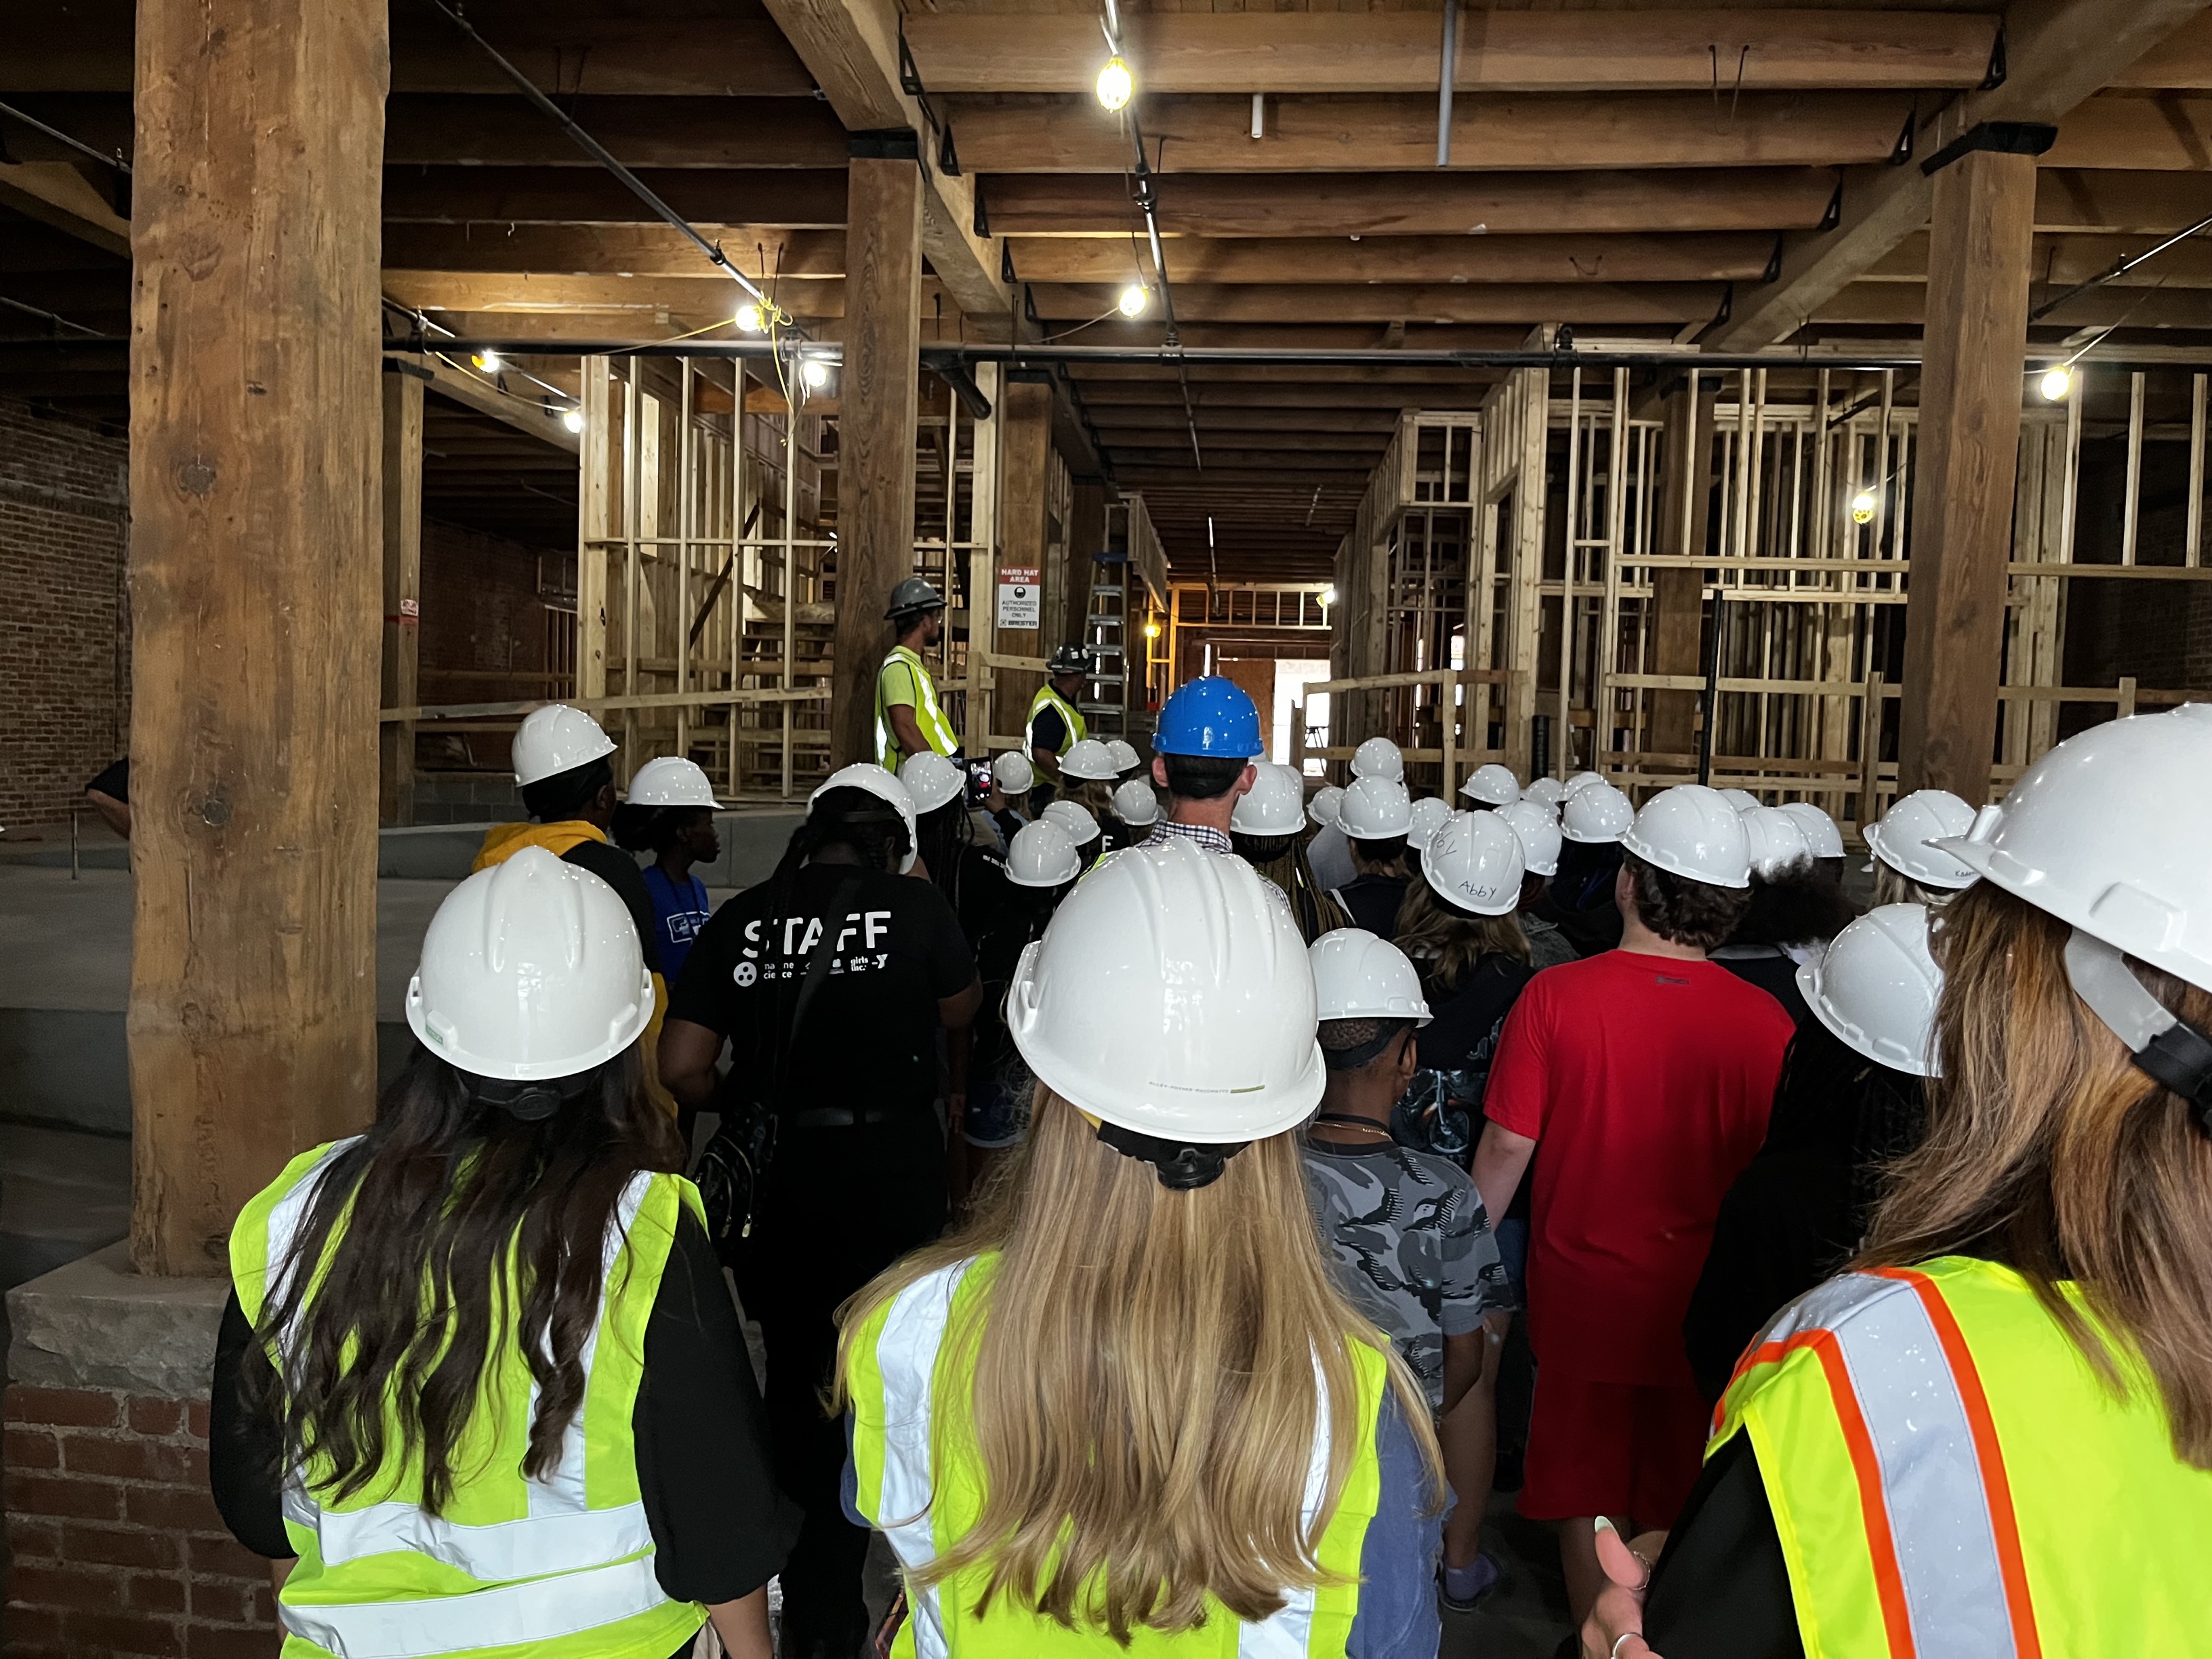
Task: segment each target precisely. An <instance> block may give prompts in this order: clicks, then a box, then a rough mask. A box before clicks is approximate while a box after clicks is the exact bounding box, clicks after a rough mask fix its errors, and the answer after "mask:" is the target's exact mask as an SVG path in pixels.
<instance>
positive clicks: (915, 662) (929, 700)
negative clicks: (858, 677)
mask: <svg viewBox="0 0 2212 1659" xmlns="http://www.w3.org/2000/svg"><path fill="white" fill-rule="evenodd" d="M901 671H903V672H904V673H906V674H907V675H908V676H909V677H910V678H912V680H913V681H914V718H915V724H916V725H918V726H921V735H922V736H923V737H924V738H927V739H928V741H929V746H930V747H931V748H932V749H934V750H936V751H937V752H938V753H939V754H940V755H950V754H952V753H954V752H955V751H957V750H958V749H959V747H960V739H959V738H958V737H957V735H956V734H955V733H954V732H953V730H952V722H951V720H947V719H946V718H945V711H944V709H942V708H939V707H938V702H937V682H936V681H935V680H933V679H932V678H930V677H929V670H928V668H927V666H926V665H924V664H923V662H922V660H921V658H920V657H918V656H916V655H915V653H913V652H912V651H909V650H908V648H907V647H905V646H902V645H895V646H893V647H891V648H890V655H888V656H886V657H885V658H884V665H883V666H882V667H881V668H879V669H878V670H877V671H876V764H877V765H878V766H888V767H889V768H890V769H891V770H892V771H894V772H896V771H897V770H898V765H899V763H900V762H901V761H902V760H904V759H905V758H906V757H905V755H904V754H903V753H902V752H901V750H900V749H899V745H898V737H897V735H896V733H895V732H892V730H891V715H890V704H888V703H886V702H884V677H885V676H887V675H896V674H897V673H899V672H901Z"/></svg>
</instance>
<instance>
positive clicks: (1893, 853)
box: [1866, 750, 2170, 890]
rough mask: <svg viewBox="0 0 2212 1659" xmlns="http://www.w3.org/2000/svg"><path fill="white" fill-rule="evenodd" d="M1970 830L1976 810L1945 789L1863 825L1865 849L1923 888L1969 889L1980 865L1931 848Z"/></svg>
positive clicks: (1915, 795) (1915, 796)
mask: <svg viewBox="0 0 2212 1659" xmlns="http://www.w3.org/2000/svg"><path fill="white" fill-rule="evenodd" d="M2057 752H2058V751H2057V750H2052V751H2051V753H2053V754H2056V753H2057ZM2021 782H2022V783H2025V782H2027V779H2026V778H2022V779H2021ZM2169 810H2170V809H2169ZM2104 822H2105V821H2102V820H2100V827H2101V825H2102V824H2103V823H2104ZM1973 825H1974V809H1973V808H1972V807H1971V806H1969V805H1966V802H1964V801H1962V800H1960V799H1959V798H1958V797H1957V796H1956V795H1954V794H1953V793H1951V792H1950V791H1949V790H1948V789H1916V790H1914V791H1913V792H1912V793H1911V794H1909V795H1905V796H1902V797H1900V798H1899V800H1898V801H1897V803H1896V804H1895V805H1893V806H1892V807H1891V808H1890V809H1889V811H1887V812H1885V813H1883V814H1882V815H1881V823H1870V824H1869V825H1868V826H1867V832H1866V838H1867V845H1868V846H1869V847H1870V848H1873V849H1874V855H1875V857H1876V858H1878V859H1880V860H1881V861H1882V862H1883V863H1884V864H1886V865H1887V866H1889V867H1890V868H1891V869H1893V870H1895V871H1898V872H1900V873H1901V874H1904V875H1908V876H1910V877H1911V878H1912V879H1913V880H1915V881H1917V882H1918V883H1920V884H1922V885H1923V886H1925V887H1948V888H1952V889H1954V890H1955V889H1958V888H1960V887H1972V885H1973V884H1974V882H1975V880H1976V879H1977V877H1976V873H1975V872H1976V871H1977V869H1978V866H1975V865H1972V864H1969V863H1967V862H1966V860H1963V859H1960V858H1957V857H1954V855H1953V854H1951V853H1949V852H1948V851H1946V850H1944V849H1943V848H1939V847H1937V846H1936V845H1934V844H1933V843H1935V842H1940V841H1942V840H1944V839H1945V838H1947V837H1948V836H1963V835H1965V834H1966V832H1967V831H1968V830H1969V829H1972V828H1973Z"/></svg>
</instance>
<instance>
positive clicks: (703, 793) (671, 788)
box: [626, 755, 722, 807]
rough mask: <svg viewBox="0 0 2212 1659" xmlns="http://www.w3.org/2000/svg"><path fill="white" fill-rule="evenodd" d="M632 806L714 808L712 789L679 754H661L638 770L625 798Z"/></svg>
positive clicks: (714, 801)
mask: <svg viewBox="0 0 2212 1659" xmlns="http://www.w3.org/2000/svg"><path fill="white" fill-rule="evenodd" d="M626 799H628V800H629V804H630V805H632V806H713V807H720V805H721V804H722V803H721V802H720V801H718V800H716V799H714V785H713V784H711V783H709V782H708V781H707V775H706V774H705V773H704V772H702V771H701V770H700V769H699V768H698V766H697V765H696V763H693V762H690V761H688V760H685V759H684V757H682V756H681V755H661V756H658V757H655V758H653V759H652V760H649V761H647V762H646V763H645V764H644V765H642V766H641V767H639V768H638V769H637V775H636V776H635V777H634V778H632V779H631V780H630V781H629V795H628V797H627V798H626Z"/></svg>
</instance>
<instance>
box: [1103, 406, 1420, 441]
mask: <svg viewBox="0 0 2212 1659" xmlns="http://www.w3.org/2000/svg"><path fill="white" fill-rule="evenodd" d="M1196 414H1197V419H1198V429H1199V430H1200V432H1201V433H1204V432H1209V431H1212V430H1215V429H1217V428H1224V429H1229V430H1233V431H1237V432H1334V433H1339V434H1350V433H1372V434H1380V435H1383V436H1385V437H1387V436H1389V435H1390V434H1391V433H1393V432H1395V431H1396V430H1397V429H1398V416H1397V412H1396V411H1395V410H1382V409H1330V408H1317V409H1268V408H1264V407H1262V408H1243V409H1240V408H1234V407H1231V408H1222V407H1218V406H1216V405H1215V404H1212V402H1210V401H1209V402H1202V403H1200V404H1199V405H1198V408H1197V410H1196ZM1183 423H1184V421H1183V411H1182V406H1181V404H1179V403H1178V404H1175V405H1173V406H1170V405H1169V404H1160V405H1158V407H1156V408H1155V407H1148V406H1146V405H1145V404H1110V405H1108V406H1106V407H1103V408H1100V409H1094V410H1092V411H1091V424H1092V425H1093V426H1096V427H1097V428H1098V429H1099V430H1100V431H1101V432H1103V433H1104V434H1105V435H1106V436H1107V439H1108V441H1109V442H1111V441H1115V434H1117V433H1131V432H1157V431H1181V430H1182V427H1183Z"/></svg>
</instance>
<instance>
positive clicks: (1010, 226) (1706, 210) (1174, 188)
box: [982, 13, 1838, 236]
mask: <svg viewBox="0 0 2212 1659" xmlns="http://www.w3.org/2000/svg"><path fill="white" fill-rule="evenodd" d="M1545 15H1547V16H1549V15H1565V14H1554V13H1547V14H1545ZM1837 178H1838V174H1837V173H1834V172H1833V171H1832V170H1831V169H1829V168H1826V167H1743V168H1734V169H1728V170H1717V171H1708V170H1697V169H1685V170H1683V171H1680V172H1666V171H1654V172H1645V173H1631V172H1589V173H1321V174H1316V175H1313V176H1311V177H1303V178H1292V177H1287V176H1285V175H1283V174H1280V173H1190V174H1180V173H1171V174H1169V175H1167V176H1166V177H1164V178H1162V179H1160V180H1159V193H1160V210H1161V214H1162V216H1163V217H1164V220H1165V221H1166V222H1167V225H1168V227H1169V228H1171V229H1173V230H1175V231H1176V232H1177V233H1179V234H1182V235H1187V236H1332V235H1334V236H1353V235H1397V236H1455V235H1470V234H1477V235H1479V234H1490V235H1502V234H1518V233H1527V232H1538V233H1553V234H1557V233H1561V232H1566V233H1589V232H1599V233H1616V232H1627V233H1644V234H1649V233H1652V232H1657V231H1704V230H1764V231H1773V230H1777V229H1783V228H1800V227H1811V226H1814V225H1818V224H1819V223H1820V222H1821V221H1822V219H1823V218H1825V217H1826V215H1827V211H1828V204H1829V203H1830V201H1831V200H1832V198H1833V197H1834V195H1835V189H1836V180H1837ZM982 191H983V204H984V209H985V211H986V212H987V214H988V215H989V218H990V223H991V228H992V229H993V230H994V231H997V232H1001V233H1004V234H1014V235H1033V236H1041V235H1081V236H1097V235H1119V236H1127V235H1130V234H1142V232H1143V229H1144V222H1143V217H1142V216H1141V215H1140V214H1139V213H1138V211H1137V210H1136V209H1135V208H1134V207H1133V205H1132V204H1131V203H1130V200H1129V192H1128V188H1127V185H1125V184H1124V183H1123V181H1122V180H1121V178H1120V177H1119V176H1118V175H1117V176H1115V177H1110V178H1109V177H1104V176H1101V175H1097V174H1074V173H1068V174H1052V173H1042V174H1032V173H996V174H993V175H990V176H988V177H987V178H986V179H984V180H983V181H982Z"/></svg>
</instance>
